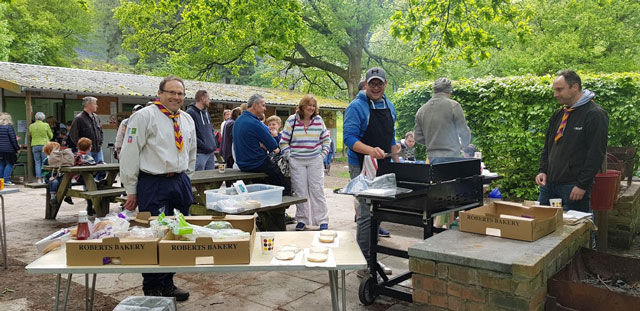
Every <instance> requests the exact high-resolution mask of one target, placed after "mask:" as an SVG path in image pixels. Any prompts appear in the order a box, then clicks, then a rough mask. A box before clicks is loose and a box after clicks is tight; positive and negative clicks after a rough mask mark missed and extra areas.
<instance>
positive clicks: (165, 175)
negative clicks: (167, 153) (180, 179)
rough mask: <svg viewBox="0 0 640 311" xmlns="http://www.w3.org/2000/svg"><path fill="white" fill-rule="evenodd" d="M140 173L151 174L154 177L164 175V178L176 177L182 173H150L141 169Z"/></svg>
mask: <svg viewBox="0 0 640 311" xmlns="http://www.w3.org/2000/svg"><path fill="white" fill-rule="evenodd" d="M140 174H145V175H150V176H154V177H164V178H170V177H176V176H178V175H180V174H182V173H176V172H171V173H166V174H149V173H146V172H143V171H140Z"/></svg>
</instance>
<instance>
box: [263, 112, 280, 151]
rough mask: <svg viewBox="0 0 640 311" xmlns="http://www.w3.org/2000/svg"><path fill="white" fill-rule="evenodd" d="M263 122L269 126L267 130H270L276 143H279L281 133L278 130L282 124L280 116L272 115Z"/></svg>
mask: <svg viewBox="0 0 640 311" xmlns="http://www.w3.org/2000/svg"><path fill="white" fill-rule="evenodd" d="M265 123H266V124H267V127H268V128H269V132H271V136H273V138H275V139H276V142H277V143H278V145H280V138H281V137H282V134H280V132H279V130H280V127H281V126H282V119H280V117H278V116H276V115H273V116H270V117H268V118H267V121H266V122H265Z"/></svg>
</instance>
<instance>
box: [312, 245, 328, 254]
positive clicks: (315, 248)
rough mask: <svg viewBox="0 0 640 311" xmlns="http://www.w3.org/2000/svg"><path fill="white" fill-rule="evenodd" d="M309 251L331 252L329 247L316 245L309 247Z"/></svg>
mask: <svg viewBox="0 0 640 311" xmlns="http://www.w3.org/2000/svg"><path fill="white" fill-rule="evenodd" d="M309 253H318V254H329V249H328V248H326V247H322V246H315V247H312V248H310V249H309Z"/></svg>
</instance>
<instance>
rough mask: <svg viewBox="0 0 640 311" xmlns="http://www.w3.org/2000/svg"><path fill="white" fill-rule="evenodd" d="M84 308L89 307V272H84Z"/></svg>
mask: <svg viewBox="0 0 640 311" xmlns="http://www.w3.org/2000/svg"><path fill="white" fill-rule="evenodd" d="M84 309H85V310H90V309H89V274H88V273H85V274H84Z"/></svg>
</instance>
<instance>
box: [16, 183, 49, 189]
mask: <svg viewBox="0 0 640 311" xmlns="http://www.w3.org/2000/svg"><path fill="white" fill-rule="evenodd" d="M22 185H23V186H24V187H25V188H31V189H40V188H46V187H47V186H48V184H41V183H37V182H30V183H24V184H22Z"/></svg>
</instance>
